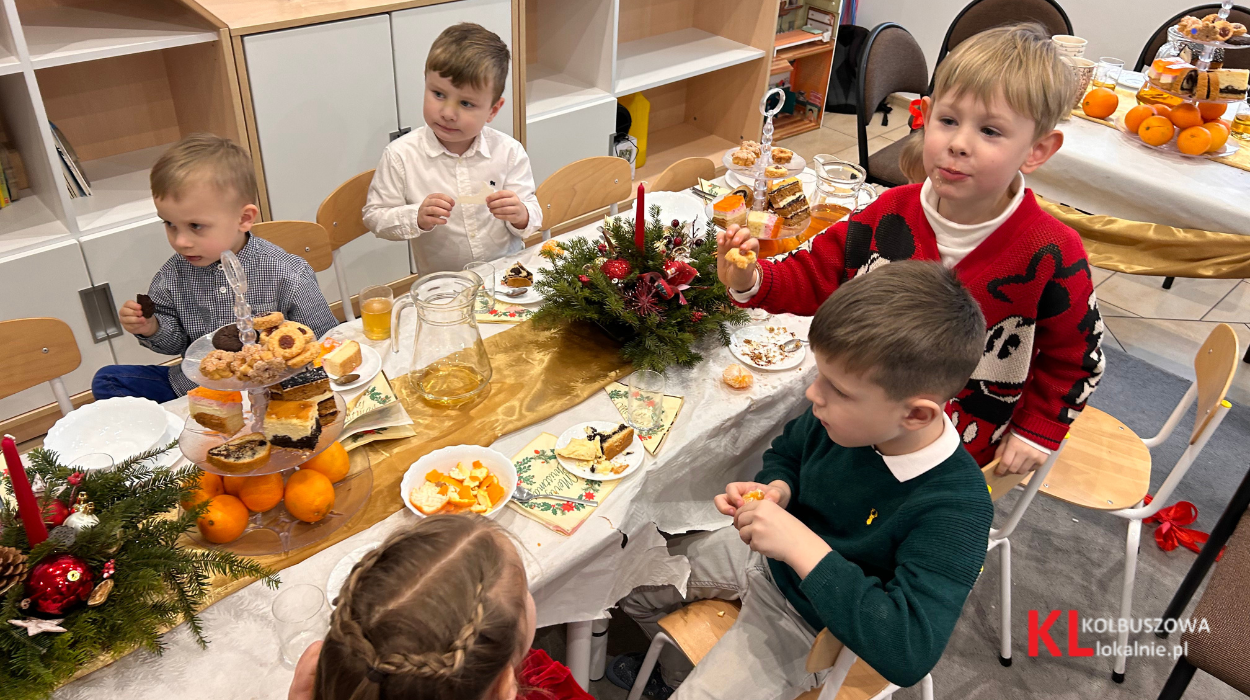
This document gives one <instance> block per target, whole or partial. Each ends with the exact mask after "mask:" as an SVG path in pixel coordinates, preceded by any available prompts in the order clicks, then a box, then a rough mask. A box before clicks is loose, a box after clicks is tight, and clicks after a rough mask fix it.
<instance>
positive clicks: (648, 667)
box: [629, 632, 676, 700]
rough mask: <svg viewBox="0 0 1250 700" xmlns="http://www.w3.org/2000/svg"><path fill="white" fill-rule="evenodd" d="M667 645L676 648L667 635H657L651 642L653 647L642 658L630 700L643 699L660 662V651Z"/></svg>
mask: <svg viewBox="0 0 1250 700" xmlns="http://www.w3.org/2000/svg"><path fill="white" fill-rule="evenodd" d="M665 644H672V645H674V646H676V643H675V642H673V640H672V638H671V637H669V636H668V635H667V634H664V633H663V632H658V633H656V635H655V638H654V639H652V640H651V646H649V647H647V655H646V656H644V657H642V666H640V667H639V668H638V677H637V678H635V679H634V687H633V688H630V689H629V700H639V699H640V698H641V697H642V691H643V690H644V689H645V688H646V687H647V679H648V678H650V677H651V672H652V671H653V670H655V662H656V661H658V660H659V658H660V650H661V649H663V648H664V645H665Z"/></svg>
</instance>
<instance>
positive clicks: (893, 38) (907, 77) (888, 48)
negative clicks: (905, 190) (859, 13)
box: [855, 22, 929, 187]
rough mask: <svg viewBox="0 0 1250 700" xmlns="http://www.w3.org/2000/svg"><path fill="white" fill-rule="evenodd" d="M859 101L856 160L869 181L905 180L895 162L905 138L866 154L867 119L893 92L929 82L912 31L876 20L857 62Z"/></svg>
mask: <svg viewBox="0 0 1250 700" xmlns="http://www.w3.org/2000/svg"><path fill="white" fill-rule="evenodd" d="M859 76H860V80H859V104H858V105H856V107H855V112H856V115H857V119H856V120H855V121H856V125H857V128H858V130H859V164H860V167H862V168H863V169H864V171H865V172H867V173H868V181H869V182H874V183H880V184H883V185H886V186H887V187H893V186H895V185H905V184H907V176H906V175H904V174H903V170H902V168H900V167H899V165H898V154H899V152H900V151H902V149H903V144H904V143H905V142H906V139H899V140H898V141H896V142H894V143H892V144H890V145H889V146H886V147H885V148H882V149H881V150H879V151H877V152H876V153H873V154H872V155H871V156H869V155H868V123H869V122H871V121H872V116H873V115H874V114H876V110H877V105H879V104H881V102H882V101H883V100H885V98H887V97H889V96H890V95H891V94H893V93H896V92H914V93H918V94H924V92H925V89H926V86H927V85H928V83H929V68H928V64H927V63H925V58H924V51H922V50H921V49H920V45H919V44H917V43H916V40H915V39H914V38H913V37H912V35H911V34H910V33H909V32H908V31H907V30H906V29H903V28H902V27H900V26H899V25H897V24H895V23H893V22H885V23H883V24H878V25H877V26H876V27H874V28H873V30H872V32H871V33H869V34H868V39H867V40H866V41H865V42H864V55H863V56H862V57H861V58H860V63H859Z"/></svg>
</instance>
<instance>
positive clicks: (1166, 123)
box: [1137, 116, 1176, 146]
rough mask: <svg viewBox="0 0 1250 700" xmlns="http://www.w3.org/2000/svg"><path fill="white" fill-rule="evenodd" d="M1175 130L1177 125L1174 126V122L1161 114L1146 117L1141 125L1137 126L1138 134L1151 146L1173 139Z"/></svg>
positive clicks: (1160, 144)
mask: <svg viewBox="0 0 1250 700" xmlns="http://www.w3.org/2000/svg"><path fill="white" fill-rule="evenodd" d="M1175 132H1176V127H1174V126H1172V122H1171V121H1170V120H1169V119H1168V118H1167V117H1161V116H1153V117H1146V118H1145V119H1143V120H1142V123H1141V126H1139V127H1137V135H1138V136H1140V137H1141V140H1142V141H1145V142H1146V143H1148V144H1150V145H1151V146H1162V145H1163V144H1165V143H1167V142H1168V141H1171V140H1172V134H1174V133H1175Z"/></svg>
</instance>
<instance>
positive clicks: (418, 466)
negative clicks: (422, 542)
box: [399, 445, 517, 518]
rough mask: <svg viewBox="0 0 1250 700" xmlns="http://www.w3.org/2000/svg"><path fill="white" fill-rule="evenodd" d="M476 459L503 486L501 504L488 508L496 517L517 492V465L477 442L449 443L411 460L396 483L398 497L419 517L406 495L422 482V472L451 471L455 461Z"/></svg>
mask: <svg viewBox="0 0 1250 700" xmlns="http://www.w3.org/2000/svg"><path fill="white" fill-rule="evenodd" d="M474 460H477V461H479V462H481V463H482V466H483V467H486V468H487V469H489V470H490V473H491V474H494V475H495V478H496V479H498V480H499V483H500V484H502V485H503V487H504V498H503V501H501V502H500V503H497V504H495V507H494V508H491V509H490V512H489V513H487V514H486V515H487V517H491V518H493V517H496V516H497V515H498V514H499V513H500V512H501V511H503V507H504V506H505V505H507V503H508V501H510V500H512V493H513V492H514V491H516V479H517V476H516V465H515V464H513V463H512V460H510V459H508V458H507V457H506V456H504V455H503V454H502V453H500V452H496V451H495V450H492V449H490V448H489V447H481V446H479V445H452V446H450V447H444V448H441V449H438V450H434V451H433V452H431V453H429V454H427V455H426V456H424V457H422V458H421V459H418V460H417V461H416V462H413V464H412V466H411V467H408V471H407V472H405V473H404V478H403V480H402V481H400V482H399V498H400V500H402V501H403V502H404V506H405V507H407V508H408V510H410V511H412V512H413V513H414V514H415V515H416V516H417V517H418V518H424V517H425V513H422V512H421V511H419V510H417V509H416V508H415V507H413V505H412V504H411V503H409V502H408V494H409V493H411V492H412V489H414V488H417V487H419V486H420V485H421V484H422V483H423V482H424V481H425V475H426V474H428V473H429V471H430V470H431V469H435V470H438V471H440V472H442V473H444V474H450V473H451V470H452V468H453V467H455V466H456V463H457V462H473V461H474Z"/></svg>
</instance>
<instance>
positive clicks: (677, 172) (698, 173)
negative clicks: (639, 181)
mask: <svg viewBox="0 0 1250 700" xmlns="http://www.w3.org/2000/svg"><path fill="white" fill-rule="evenodd" d="M714 177H716V164H715V163H713V162H712V161H711V160H709V159H707V158H700V157H698V156H695V157H691V158H682V159H681V160H679V161H677V162H676V163H673V164H672V165H670V166H668V167H667V168H665V169H664V172H662V173H660V175H659V176H658V177H656V178H655V180H653V181H652V182H649V183H647V191H648V192H676V191H679V190H684V189H686V188H687V187H694V186H695V185H698V184H699V179H700V178H702V179H704V180H711V179H712V178H714Z"/></svg>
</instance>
